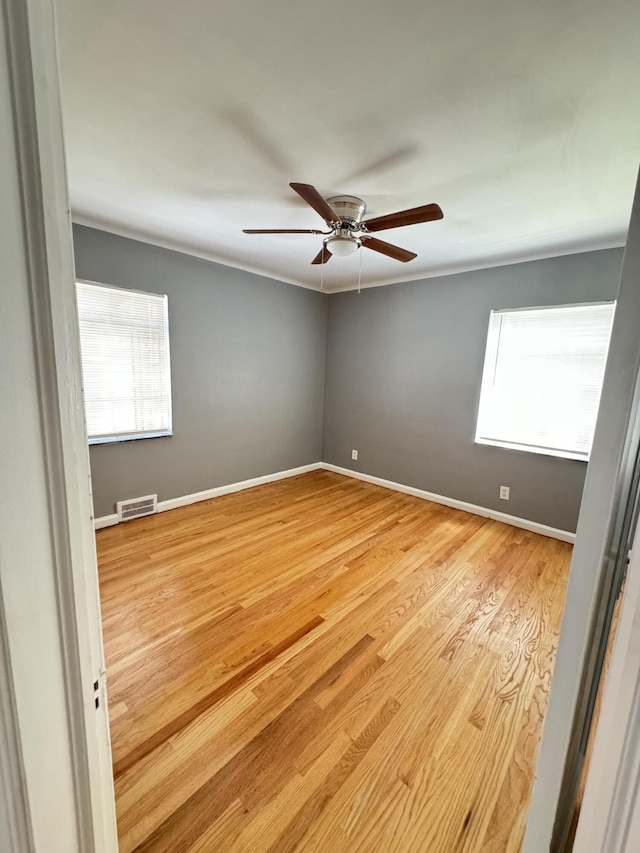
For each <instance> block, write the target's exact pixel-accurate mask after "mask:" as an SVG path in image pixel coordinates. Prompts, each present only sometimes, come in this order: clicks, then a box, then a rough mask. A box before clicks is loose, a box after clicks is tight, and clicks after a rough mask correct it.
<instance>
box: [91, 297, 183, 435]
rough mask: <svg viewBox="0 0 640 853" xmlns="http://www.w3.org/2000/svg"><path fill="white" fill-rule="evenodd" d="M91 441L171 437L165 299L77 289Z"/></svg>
mask: <svg viewBox="0 0 640 853" xmlns="http://www.w3.org/2000/svg"><path fill="white" fill-rule="evenodd" d="M77 297H78V317H79V322H80V344H81V349H82V370H83V376H84V396H85V412H86V419H87V431H88V434H89V438H90V439H94V440H95V439H100V438H107V437H111V438H117V437H124V436H139V435H144V434H146V433H165V434H166V433H170V432H171V392H170V376H169V339H168V323H167V297H166V296H160V295H157V294H153V293H138V292H135V291H131V290H123V289H121V288H116V287H106V286H103V285H96V284H86V283H84V282H79V283H78V284H77Z"/></svg>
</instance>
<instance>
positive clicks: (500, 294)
mask: <svg viewBox="0 0 640 853" xmlns="http://www.w3.org/2000/svg"><path fill="white" fill-rule="evenodd" d="M621 263H622V249H610V250H605V251H599V252H589V253H584V254H578V255H567V256H563V257H559V258H552V259H549V260H543V261H532V262H530V263H524V264H514V265H511V266H504V267H495V268H492V269H486V270H479V271H476V272H470V273H463V274H460V275H453V276H446V277H441V278H431V279H426V280H423V281H416V282H410V283H406V284H398V285H393V286H390V287H381V288H374V289H368V290H364V291H362V293H361V294H357V293H355V292H349V293H341V294H335V295H333V296H331V297H330V298H329V318H328V334H327V368H326V385H325V408H324V442H323V456H322V458H323V460H324V461H325V462H331V463H333V464H335V465H341V466H343V467H345V468H352V469H355V470H359V471H363V472H365V473H367V474H372V475H375V476H378V477H384V478H386V479H389V480H394V481H396V482H399V483H404V484H406V485H410V486H415V487H418V488H421V489H425V490H427V491H431V492H435V493H437V494H440V495H445V496H448V497H452V498H457V499H458V500H464V501H468V502H470V503H473V504H478V505H480V506H483V507H490V508H493V509H496V510H500V511H502V512H507V513H509V514H511V515H516V516H520V517H522V518H528V519H531V520H534V521H538V522H541V523H543V524H549V525H551V526H552V527H557V528H561V529H563V530H570V531H574V530H575V529H576V523H577V518H578V510H579V507H580V500H581V495H582V489H583V486H584V477H585V472H586V467H587V466H586V463H584V462H577V461H572V460H565V459H556V458H553V457H550V456H542V455H538V454H532V453H524V452H521V451H515V450H505V449H502V448H496V447H488V446H484V445H475V444H474V443H473V437H474V431H475V420H476V412H477V407H478V398H479V391H480V381H481V377H482V366H483V359H484V349H485V343H486V335H487V326H488V321H489V311H490V310H491V309H492V308H511V307H525V306H533V305H553V304H563V303H569V302H588V301H597V300H603V299H614V298H615V296H616V292H617V287H618V280H619V275H620V268H621ZM352 448H356V449H357V450H358V452H359V457H358V461H357V462H352V461H351V449H352ZM500 485H507V486H510V487H511V499H510V501H508V502H507V501H501V500H500V499H499V498H498V487H499V486H500Z"/></svg>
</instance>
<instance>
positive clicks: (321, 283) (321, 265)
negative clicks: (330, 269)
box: [320, 246, 325, 293]
mask: <svg viewBox="0 0 640 853" xmlns="http://www.w3.org/2000/svg"><path fill="white" fill-rule="evenodd" d="M324 253H325V247H324V246H323V247H322V263H321V264H320V293H324V287H323V281H324Z"/></svg>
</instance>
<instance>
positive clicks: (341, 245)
mask: <svg viewBox="0 0 640 853" xmlns="http://www.w3.org/2000/svg"><path fill="white" fill-rule="evenodd" d="M324 245H325V246H326V248H327V249H328V250H329V251H330V252H331V254H332V255H337V256H338V257H339V258H346V257H347V255H353V253H354V252H357V250H358V249H359V248H360V246H361V245H362V243H361V242H360V240H358V238H357V237H329V238H328V239H327V240H325V243H324Z"/></svg>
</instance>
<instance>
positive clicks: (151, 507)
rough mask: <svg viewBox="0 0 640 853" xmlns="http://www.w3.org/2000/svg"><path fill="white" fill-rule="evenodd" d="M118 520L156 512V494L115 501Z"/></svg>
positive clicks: (126, 519)
mask: <svg viewBox="0 0 640 853" xmlns="http://www.w3.org/2000/svg"><path fill="white" fill-rule="evenodd" d="M116 512H117V513H118V521H129V519H131V518H141V517H142V516H143V515H153V513H154V512H158V496H157V495H145V497H143V498H132V499H131V500H128V501H118V502H117V503H116Z"/></svg>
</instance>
